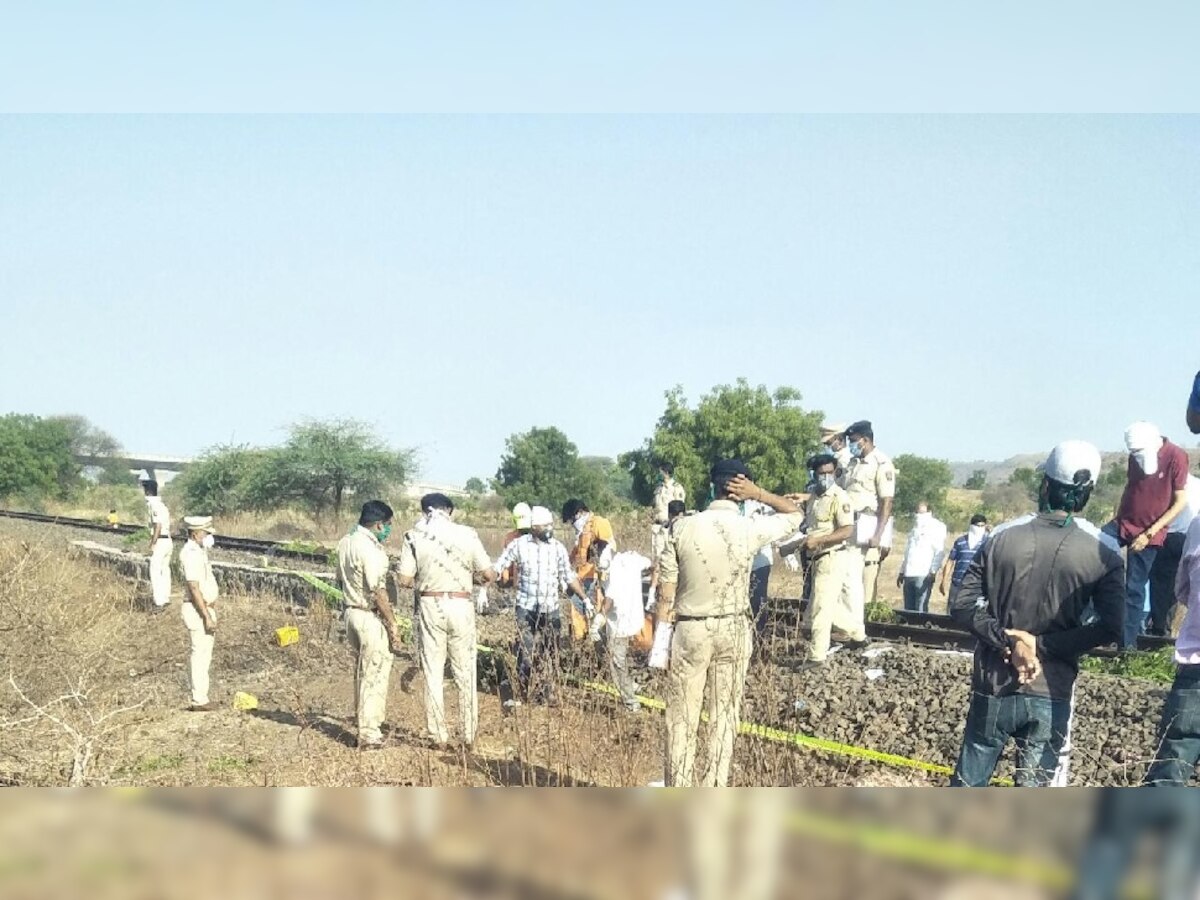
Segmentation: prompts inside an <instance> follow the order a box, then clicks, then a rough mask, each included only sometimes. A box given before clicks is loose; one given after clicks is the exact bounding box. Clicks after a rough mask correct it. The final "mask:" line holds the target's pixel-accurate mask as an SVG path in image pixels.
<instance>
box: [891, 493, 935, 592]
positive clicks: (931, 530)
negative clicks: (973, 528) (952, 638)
mask: <svg viewBox="0 0 1200 900" xmlns="http://www.w3.org/2000/svg"><path fill="white" fill-rule="evenodd" d="M945 555H946V526H945V525H944V524H943V523H942V521H941V520H940V519H937V518H935V517H934V515H933V513H932V512H930V511H929V504H928V503H925V502H924V501H921V502H920V503H918V504H917V514H916V517H915V518H914V519H913V527H912V531H910V532H909V533H908V543H907V544H905V547H904V559H903V560H902V561H901V563H900V574H898V575H897V576H896V587H898V588H901V589H902V590H903V591H904V608H905V609H906V610H908V611H910V612H921V613H927V612H929V595H930V594H931V593H933V579H934V576H936V575H937V572H938V569H939V568H941V565H942V557H943V556H945Z"/></svg>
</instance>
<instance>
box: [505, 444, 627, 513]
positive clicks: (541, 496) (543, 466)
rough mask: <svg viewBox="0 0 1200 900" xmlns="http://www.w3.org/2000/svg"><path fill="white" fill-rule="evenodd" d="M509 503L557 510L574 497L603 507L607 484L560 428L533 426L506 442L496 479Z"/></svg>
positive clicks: (509, 504)
mask: <svg viewBox="0 0 1200 900" xmlns="http://www.w3.org/2000/svg"><path fill="white" fill-rule="evenodd" d="M492 486H493V488H494V489H495V491H496V493H497V494H499V495H500V497H501V498H503V500H504V504H505V506H509V507H511V506H513V505H515V504H516V503H518V502H520V501H522V500H523V501H525V502H526V503H529V504H531V505H534V504H537V505H542V506H547V507H549V508H550V510H551V511H552V512H555V513H557V511H558V510H559V509H561V508H562V505H563V504H564V503H565V502H566V501H567V500H569V499H571V498H572V497H578V498H579V499H581V500H583V501H584V502H586V503H587V504H588V505H589V506H594V507H596V508H597V509H601V508H602V505H601V500H602V499H603V497H604V487H603V484H602V482H601V479H600V477H599V476H598V475H597V473H596V471H595V470H594V469H592V468H589V467H588V466H586V465H585V464H584V463H583V461H582V460H580V458H579V451H578V449H577V448H576V447H575V445H574V444H573V443H571V441H570V440H568V439H567V436H566V435H565V434H563V433H562V432H561V431H559V430H558V429H557V428H553V427H550V428H532V429H530V430H529V431H526V432H524V433H522V434H514V435H512V436H511V437H510V438H509V439H508V440H507V441H506V442H505V450H504V456H503V457H501V459H500V468H499V469H497V470H496V477H495V479H494V480H493V482H492Z"/></svg>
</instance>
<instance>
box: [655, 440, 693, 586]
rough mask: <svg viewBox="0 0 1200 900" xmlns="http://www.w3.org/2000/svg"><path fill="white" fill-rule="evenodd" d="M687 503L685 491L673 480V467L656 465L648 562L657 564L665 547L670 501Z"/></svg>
mask: <svg viewBox="0 0 1200 900" xmlns="http://www.w3.org/2000/svg"><path fill="white" fill-rule="evenodd" d="M676 500H677V501H679V502H680V503H686V502H687V491H686V490H684V487H683V485H682V484H680V483H679V482H678V481H676V480H675V466H674V465H673V464H671V463H669V462H661V463H659V464H658V484H657V485H655V487H654V522H653V523H652V524H651V525H650V560H651V561H652V562H655V563H657V562H658V558H659V557H660V556H662V552H663V548H664V547H665V546H666V545H667V525H668V524H669V522H670V518H671V515H670V506H671V503H672V501H676Z"/></svg>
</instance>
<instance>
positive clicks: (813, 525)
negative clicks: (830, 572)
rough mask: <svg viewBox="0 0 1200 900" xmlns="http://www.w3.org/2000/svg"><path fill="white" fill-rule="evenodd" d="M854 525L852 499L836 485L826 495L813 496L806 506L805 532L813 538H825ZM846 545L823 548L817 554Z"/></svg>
mask: <svg viewBox="0 0 1200 900" xmlns="http://www.w3.org/2000/svg"><path fill="white" fill-rule="evenodd" d="M853 524H854V511H853V510H852V509H851V507H850V497H849V495H847V493H846V492H845V491H844V490H842V489H841V488H840V487H838V486H837V485H836V484H835V485H833V487H831V488H829V490H827V491H826V492H825V493H824V494H813V496H812V497H810V498H809V500H808V503H807V504H805V510H804V530H805V531H806V532H808V534H810V535H812V536H813V537H824V536H825V535H827V534H833V533H834V532H835V531H837V530H838V529H839V528H845V527H846V526H847V525H853ZM844 545H845V541H841V542H839V543H837V544H834V545H833V546H830V547H822V548H821V549H820V550H818V551H817V553H818V555H819V554H823V553H825V552H826V551H827V550H836V549H837V548H838V547H841V546H844Z"/></svg>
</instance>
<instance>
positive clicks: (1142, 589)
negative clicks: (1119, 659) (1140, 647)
mask: <svg viewBox="0 0 1200 900" xmlns="http://www.w3.org/2000/svg"><path fill="white" fill-rule="evenodd" d="M1156 556H1158V548H1157V547H1147V548H1146V549H1145V550H1143V551H1142V552H1141V553H1134V552H1133V551H1132V550H1130V551H1129V553H1128V554H1127V555H1126V560H1125V634H1124V636H1123V638H1122V640H1121V647H1122V649H1130V648H1133V647H1136V646H1137V639H1138V635H1139V634H1141V633H1142V631H1143V630H1144V629H1143V627H1142V626H1143V625H1144V624H1145V622H1146V585H1147V584H1148V583H1149V581H1150V570H1151V569H1153V568H1154V558H1155V557H1156Z"/></svg>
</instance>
